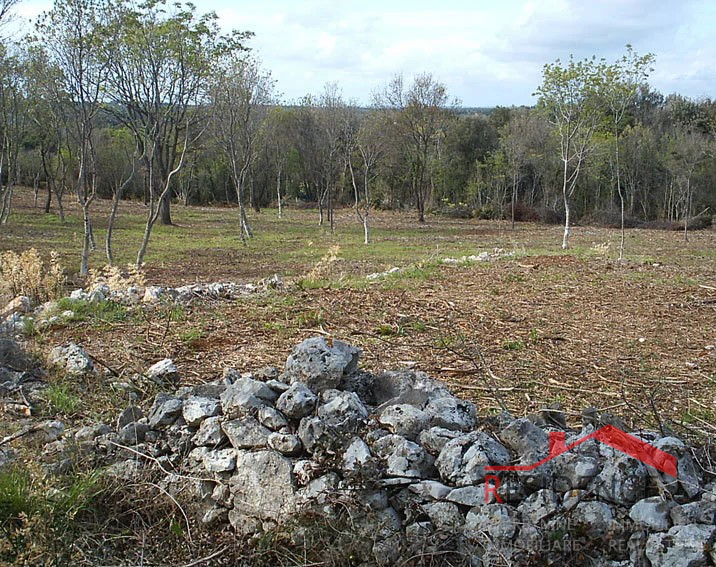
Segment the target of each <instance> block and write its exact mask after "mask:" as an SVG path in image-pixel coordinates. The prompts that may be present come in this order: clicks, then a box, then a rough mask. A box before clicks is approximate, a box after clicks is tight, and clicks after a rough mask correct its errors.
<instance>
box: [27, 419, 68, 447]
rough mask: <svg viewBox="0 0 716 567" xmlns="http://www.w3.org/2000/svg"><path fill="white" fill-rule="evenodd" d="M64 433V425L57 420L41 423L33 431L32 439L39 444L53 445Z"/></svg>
mask: <svg viewBox="0 0 716 567" xmlns="http://www.w3.org/2000/svg"><path fill="white" fill-rule="evenodd" d="M64 433H65V424H64V423H62V422H61V421H57V420H49V421H43V422H42V423H41V424H40V425H39V426H38V427H37V429H36V430H35V433H34V437H35V439H37V440H38V441H39V442H40V443H53V442H54V441H57V440H58V439H60V438H61V437H62V436H63V435H64Z"/></svg>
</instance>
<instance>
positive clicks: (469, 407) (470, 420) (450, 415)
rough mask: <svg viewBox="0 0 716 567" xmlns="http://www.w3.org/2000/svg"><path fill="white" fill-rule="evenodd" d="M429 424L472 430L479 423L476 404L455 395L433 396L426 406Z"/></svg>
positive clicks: (459, 429) (458, 429)
mask: <svg viewBox="0 0 716 567" xmlns="http://www.w3.org/2000/svg"><path fill="white" fill-rule="evenodd" d="M425 413H426V414H427V415H428V421H429V424H430V425H431V426H433V427H444V428H445V429H451V430H454V431H472V430H473V429H475V426H476V425H477V411H476V410H475V405H474V404H472V403H470V402H467V401H464V400H460V399H458V398H456V397H454V396H445V397H440V398H431V399H430V401H429V402H428V405H427V406H425Z"/></svg>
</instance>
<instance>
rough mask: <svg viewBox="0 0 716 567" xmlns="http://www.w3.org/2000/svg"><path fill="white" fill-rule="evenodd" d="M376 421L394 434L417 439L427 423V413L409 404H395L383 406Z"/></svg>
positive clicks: (413, 439) (412, 439)
mask: <svg viewBox="0 0 716 567" xmlns="http://www.w3.org/2000/svg"><path fill="white" fill-rule="evenodd" d="M378 422H379V423H380V424H381V425H383V426H384V427H386V428H387V429H388V430H390V431H391V432H392V433H395V434H396V435H401V436H402V437H405V438H406V439H410V440H411V441H417V440H418V437H419V436H420V433H421V431H423V429H425V428H426V427H427V425H428V414H427V413H426V412H424V411H422V410H420V409H418V408H416V407H415V406H412V405H410V404H396V405H392V406H387V407H385V408H384V409H383V410H382V411H381V412H380V415H379V416H378Z"/></svg>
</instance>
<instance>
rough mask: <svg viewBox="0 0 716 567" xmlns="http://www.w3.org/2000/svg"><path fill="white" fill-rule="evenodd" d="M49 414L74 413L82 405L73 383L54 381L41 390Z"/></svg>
mask: <svg viewBox="0 0 716 567" xmlns="http://www.w3.org/2000/svg"><path fill="white" fill-rule="evenodd" d="M42 394H43V397H44V399H45V401H46V402H47V404H48V406H49V408H48V410H49V411H48V413H49V414H50V415H56V414H58V413H59V414H63V415H68V416H69V415H74V414H76V413H77V411H78V410H79V409H80V408H81V407H82V405H83V403H82V397H81V395H80V394H79V392H77V390H76V387H75V386H74V385H73V384H69V383H67V382H54V383H52V384H50V385H49V386H47V388H45V389H44V390H43V392H42Z"/></svg>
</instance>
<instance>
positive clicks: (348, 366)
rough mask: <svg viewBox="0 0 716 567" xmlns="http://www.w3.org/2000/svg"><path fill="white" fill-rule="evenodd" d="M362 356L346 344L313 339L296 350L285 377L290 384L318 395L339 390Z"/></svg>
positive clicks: (317, 338) (291, 355) (290, 359)
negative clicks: (301, 385)
mask: <svg viewBox="0 0 716 567" xmlns="http://www.w3.org/2000/svg"><path fill="white" fill-rule="evenodd" d="M359 356H360V350H359V349H357V348H355V347H353V346H351V345H349V344H347V343H344V342H343V341H339V340H330V339H328V340H327V339H326V338H324V337H313V338H310V339H306V340H305V341H303V342H302V343H301V344H299V345H298V346H296V347H295V348H294V349H293V351H292V352H291V354H290V355H289V357H288V359H287V360H286V368H285V375H286V377H287V379H288V380H289V381H290V382H291V383H294V382H303V383H304V384H306V385H307V386H308V387H309V388H310V389H311V390H312V391H313V392H315V393H319V392H322V391H323V390H327V389H330V388H336V386H338V384H339V382H340V381H341V378H342V377H343V375H344V374H350V373H351V372H354V371H355V370H356V367H357V366H358V358H359Z"/></svg>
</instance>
